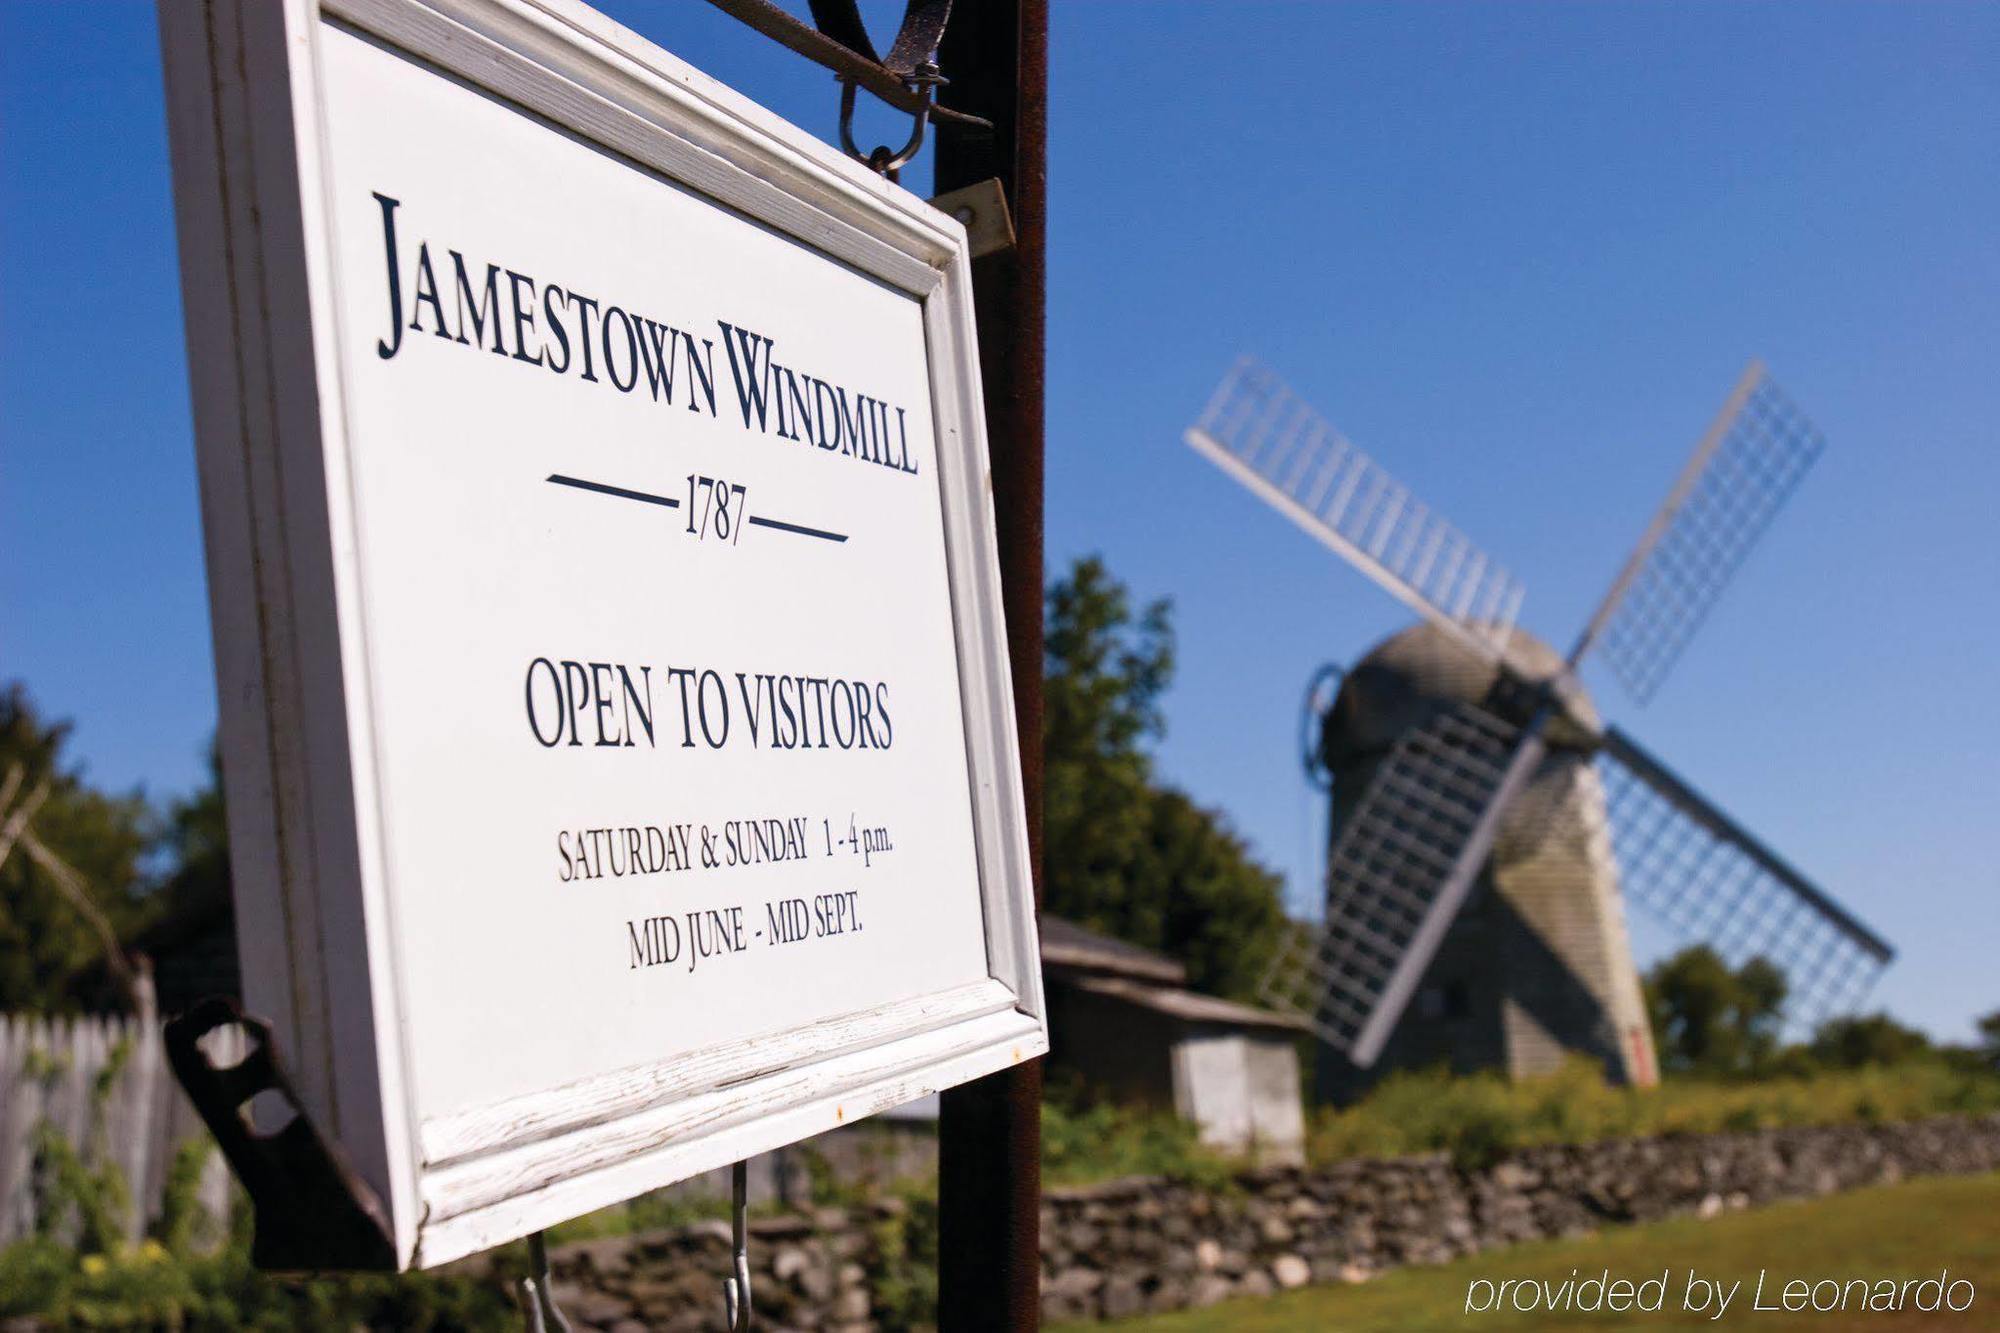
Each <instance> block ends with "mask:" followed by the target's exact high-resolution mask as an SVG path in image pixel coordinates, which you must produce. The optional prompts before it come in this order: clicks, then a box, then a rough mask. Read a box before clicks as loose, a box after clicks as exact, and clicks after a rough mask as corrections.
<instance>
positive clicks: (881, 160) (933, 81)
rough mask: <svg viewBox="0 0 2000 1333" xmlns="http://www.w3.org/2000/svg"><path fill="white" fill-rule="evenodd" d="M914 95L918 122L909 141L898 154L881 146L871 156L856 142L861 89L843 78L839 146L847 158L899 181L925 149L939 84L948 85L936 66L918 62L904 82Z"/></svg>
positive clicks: (914, 121)
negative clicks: (900, 174)
mask: <svg viewBox="0 0 2000 1333" xmlns="http://www.w3.org/2000/svg"><path fill="white" fill-rule="evenodd" d="M903 82H904V83H905V84H907V85H908V87H909V89H910V91H911V92H913V93H915V94H916V95H917V97H918V99H919V100H918V103H917V113H916V119H915V120H913V121H912V122H911V123H910V137H909V139H908V140H907V141H905V142H904V144H903V146H902V147H901V148H899V149H897V150H896V151H895V152H893V153H892V152H890V151H889V146H888V145H887V144H882V145H880V146H878V147H877V148H876V149H875V151H874V152H872V153H864V152H862V151H861V149H860V148H859V147H858V146H857V145H856V144H855V142H854V102H855V91H856V88H857V87H858V85H857V84H856V83H855V81H854V80H853V79H850V78H848V77H847V76H845V75H841V76H840V146H841V148H842V149H844V150H845V151H846V153H847V155H848V156H849V157H851V158H853V159H854V160H855V161H857V162H863V163H866V164H867V166H868V169H869V170H870V171H873V172H875V173H876V174H877V175H880V176H886V177H888V178H889V179H890V180H895V179H896V173H897V172H899V171H901V170H902V169H903V168H904V167H905V166H906V165H908V163H909V161H910V159H911V158H913V157H915V156H916V155H917V151H918V150H919V149H921V148H922V147H923V146H924V130H925V128H926V127H928V126H929V125H930V120H931V106H932V103H933V101H934V100H935V97H936V94H937V88H938V85H939V84H942V83H946V82H949V80H947V79H946V78H945V77H944V75H942V74H940V73H939V72H938V67H937V65H936V63H935V62H933V61H929V60H924V61H919V62H918V64H917V67H916V68H915V69H914V70H913V71H911V73H910V74H909V75H908V76H907V77H906V78H905V79H904V80H903Z"/></svg>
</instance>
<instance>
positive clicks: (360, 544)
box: [162, 0, 1047, 1266]
mask: <svg viewBox="0 0 2000 1333" xmlns="http://www.w3.org/2000/svg"><path fill="white" fill-rule="evenodd" d="M162 28H163V32H164V34H165V39H166V40H165V48H166V53H167V72H168V95H169V101H170V105H171V111H172V115H171V129H172V136H173V147H174V164H175V177H176V189H177V194H178V203H179V216H180V227H181V236H182V262H183V270H184V286H185V291H186V301H187V324H188V346H189V356H190V361H191V363H192V375H193V380H194V387H195V402H196V424H197V435H198V439H199V452H200V461H201V478H202V498H203V515H204V526H205V529H206V532H207V543H208V562H209V581H210V592H211V602H212V606H213V614H214V623H215V647H216V656H217V674H218V682H219V686H220V694H221V700H222V716H221V735H222V745H223V756H224V773H225V782H226V791H227V796H228V803H229V817H230V825H231V834H232V839H233V851H234V867H235V882H236V895H237V921H238V933H239V946H240V951H241V955H242V962H243V969H244V985H245V992H246V995H245V999H246V1004H247V1007H248V1008H249V1009H250V1010H251V1011H253V1012H256V1013H260V1014H262V1015H263V1016H265V1017H267V1018H268V1019H270V1020H271V1021H272V1023H273V1025H274V1028H275V1032H276V1040H277V1043H278V1046H279V1047H280V1053H281V1056H282V1057H283V1058H284V1059H285V1061H286V1062H287V1063H288V1065H289V1066H290V1068H291V1070H292V1071H293V1075H294V1078H295V1081H296V1082H297V1084H298V1091H299V1094H300V1098H301V1101H302V1103H303V1104H304V1105H305V1107H306V1109H307V1110H308V1112H309V1114H310V1115H311V1117H312V1119H313V1120H314V1122H315V1124H316V1125H317V1126H318V1127H319V1128H320V1129H321V1131H322V1132H323V1133H324V1134H325V1135H327V1136H328V1137H329V1138H331V1139H333V1140H334V1141H335V1142H336V1143H337V1144H338V1145H339V1146H340V1148H341V1149H342V1151H343V1152H344V1154H345V1155H346V1156H347V1158H348V1159H349V1160H350V1162H351V1163H352V1164H353V1165H354V1167H355V1168H356V1169H357V1171H358V1172H359V1173H360V1174H361V1175H362V1176H363V1177H364V1178H365V1179H366V1180H367V1182H368V1183H369V1184H370V1185H371V1186H372V1187H373V1188H374V1189H375V1191H376V1192H377V1193H378V1194H379V1196H380V1197H381V1199H382V1200H383V1201H384V1202H385V1205H386V1210H387V1212H388V1214H389V1217H390V1220H391V1223H392V1226H393V1230H394V1240H395V1247H396V1251H397V1254H398V1256H399V1261H400V1262H401V1263H403V1264H404V1265H406V1266H425V1265H431V1264H436V1263H440V1262H443V1261H445V1260H448V1259H451V1258H454V1257H456V1256H459V1255H463V1254H466V1253H468V1252H470V1251H474V1250H478V1249H483V1248H485V1247H487V1246H490V1245H493V1244H496V1243H499V1242H501V1241H505V1240H508V1239H510V1238H513V1237H516V1236H519V1235H522V1234H524V1233H526V1232H528V1231H531V1230H534V1229H537V1228H540V1227H544V1226H547V1225H550V1224H551V1223H554V1222H556V1221H559V1220H562V1219H564V1218H567V1217H571V1216H574V1215H577V1214H579V1213H582V1212H585V1211H588V1210H590V1209H594V1208H598V1207H602V1206H604V1205H606V1204H610V1203H614V1202H616V1201H618V1200H621V1199H625V1198H628V1197H630V1196H632V1195H634V1194H637V1193H639V1192H641V1191H643V1190H647V1189H651V1188H654V1187H656V1186H659V1185H662V1184H666V1183H668V1182H670V1181H673V1180H676V1179H680V1178H683V1177H686V1176H688V1175H691V1174H693V1173H695V1172H698V1171H702V1170H706V1169H709V1168H712V1167H715V1166H718V1165H722V1164H725V1163H728V1162H731V1161H734V1160H736V1159H739V1158H742V1157H744V1156H746V1155H749V1154H751V1153H755V1152H760V1151H764V1150H766V1149H770V1148H773V1147H776V1146H779V1145H781V1144H784V1143H786V1142H790V1141H793V1140H796V1139H799V1138H802V1137H804V1136H807V1135H810V1134H815V1133H819V1132H821V1131H824V1130H826V1129H829V1128H832V1127H834V1126H836V1125H839V1124H841V1123H842V1122H844V1121H852V1120H854V1119H856V1118H859V1117H861V1116H865V1115H868V1114H870V1113H873V1112H875V1111H879V1110H881V1109H883V1108H885V1107H888V1106H891V1105H894V1104H896V1103H898V1102H901V1101H905V1100H908V1099H911V1098H914V1097H917V1096H921V1095H923V1094H926V1093H929V1092H932V1091H934V1090H936V1089H939V1088H942V1087H946V1086H949V1085H952V1084H955V1083H958V1082H962V1081H964V1080H966V1079H969V1078H973V1077H977V1076H980V1075H983V1074H987V1073H990V1072H993V1071H995V1070H998V1069H1000V1068H1003V1067H1005V1066H1007V1065H1010V1064H1013V1063H1015V1062H1018V1061H1021V1060H1025V1059H1028V1058H1031V1057H1033V1056H1035V1055H1037V1054H1039V1053H1041V1052H1042V1051H1043V1050H1045V1049H1046V1044H1047V1042H1046V1027H1045V1021H1044V1017H1043V1009H1042V1000H1041V993H1040V983H1039V973H1038V967H1037V962H1036V958H1037V954H1036V946H1035V935H1034V924H1033V914H1032V908H1031V901H1030V890H1029V882H1028V874H1027V864H1028V862H1027V847H1026V841H1025V836H1024V827H1025V826H1024V820H1023V813H1022V802H1021V792H1020V787H1019V775H1018V758H1017V755H1016V750H1015V739H1014V719H1013V714H1012V706H1011V700H1010V695H1009V692H1008V672H1007V660H1006V648H1005V639H1004V634H1003V626H1002V623H1001V616H1000V599H999V582H998V572H997V565H996V560H995V548H994V537H993V520H992V512H991V503H990V499H989V495H988V475H987V457H986V442H985V439H984V434H983V425H982V415H981V407H980V390H979V379H978V367H977V360H976V356H975V348H974V341H973V333H972V320H971V309H970V303H971V292H970V278H969V269H968V261H967V256H966V248H965V247H966V242H965V236H964V232H963V230H962V228H961V227H960V226H959V224H958V223H957V222H955V221H953V220H952V219H950V218H948V217H946V216H944V215H942V214H940V213H938V212H936V211H934V210H932V209H930V208H928V207H927V206H925V205H924V204H923V203H922V202H921V201H919V200H917V199H916V198H914V197H913V196H911V195H910V194H908V193H906V192H905V191H903V190H901V189H899V188H897V187H896V186H893V185H890V184H887V183H885V182H883V181H881V180H878V179H877V178H875V177H874V176H873V175H871V174H870V173H869V172H867V171H866V170H865V169H863V168H860V167H859V166H857V165H855V164H853V163H851V162H849V161H847V160H846V159H844V158H843V157H841V156H840V155H839V154H837V153H835V152H833V151H832V150H830V149H828V148H827V147H825V146H824V145H822V144H820V143H819V142H818V141H817V140H815V139H814V138H812V137H811V136H809V135H807V134H805V133H803V132H801V131H799V130H798V129H796V128H794V127H792V126H790V125H787V124H785V123H783V122H782V121H780V120H778V119H777V118H776V117H774V116H772V115H770V114H769V113H767V112H765V111H763V110H762V109H760V108H758V107H756V106H754V105H752V104H751V103H749V102H748V101H746V100H745V99H743V98H741V97H739V96H737V95H736V94H734V93H732V92H730V91H729V90H728V89H726V88H723V87H721V86H719V85H718V84H716V83H714V82H713V81H711V80H709V79H707V78H705V77H703V76H702V75H700V74H698V73H696V72H695V71H694V70H692V69H689V68H688V67H687V66H685V65H683V64H681V63H680V62H679V61H677V60H675V59H674V58H673V57H672V56H670V55H668V54H666V53H665V52H663V51H660V50H658V49H657V48H655V47H652V46H650V45H648V44H647V43H645V42H643V41H641V40H640V39H638V38H637V37H635V36H633V35H632V34H630V33H628V32H626V31H624V30H623V29H621V28H618V27H617V26H616V25H614V24H612V23H610V22H609V21H607V20H605V19H604V18H603V17H601V16H600V15H598V14H597V13H595V12H594V11H592V10H590V9H587V8H585V7H582V6H580V5H575V4H569V3H560V2H559V0H322V2H321V3H317V4H316V3H314V0H286V3H284V4H282V5H273V4H264V3H249V2H247V0H245V2H243V3H238V2H237V0H209V2H208V3H207V4H206V5H205V6H204V7H202V8H201V9H199V10H196V9H188V8H183V7H181V6H179V5H172V6H168V7H167V8H166V9H165V11H164V15H163V22H162Z"/></svg>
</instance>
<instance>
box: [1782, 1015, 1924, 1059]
mask: <svg viewBox="0 0 2000 1333" xmlns="http://www.w3.org/2000/svg"><path fill="white" fill-rule="evenodd" d="M1930 1048H1931V1039H1930V1038H1929V1037H1927V1036H1925V1035H1924V1034H1923V1033H1921V1032H1919V1031H1917V1030H1916V1029H1915V1028H1910V1027H1904V1026H1903V1025H1902V1024H1901V1023H1898V1022H1897V1021H1896V1020H1895V1019H1893V1018H1891V1017H1889V1015H1887V1014H1881V1013H1878V1014H1852V1015H1849V1016H1847V1017H1843V1018H1830V1019H1828V1020H1827V1021H1826V1022H1824V1023H1822V1024H1820V1025H1819V1028H1818V1030H1816V1031H1815V1032H1814V1033H1813V1038H1812V1041H1811V1043H1809V1044H1808V1045H1807V1047H1806V1052H1807V1054H1808V1055H1809V1056H1810V1057H1811V1058H1812V1060H1813V1063H1815V1064H1817V1065H1819V1066H1821V1067H1822V1068H1828V1069H1860V1068H1862V1067H1864V1066H1867V1065H1897V1064H1901V1063H1903V1062H1904V1061H1905V1060H1908V1059H1910V1058H1911V1057H1913V1056H1918V1055H1922V1054H1924V1053H1925V1052H1927V1051H1929V1050H1930Z"/></svg>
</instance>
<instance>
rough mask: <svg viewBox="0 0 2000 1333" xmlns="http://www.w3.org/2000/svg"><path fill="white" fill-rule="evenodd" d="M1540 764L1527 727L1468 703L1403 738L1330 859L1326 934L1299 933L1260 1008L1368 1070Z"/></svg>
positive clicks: (1296, 929) (1279, 958)
mask: <svg viewBox="0 0 2000 1333" xmlns="http://www.w3.org/2000/svg"><path fill="white" fill-rule="evenodd" d="M1541 755H1542V743H1541V740H1540V738H1539V737H1538V736H1537V735H1535V734H1534V731H1533V730H1532V729H1531V730H1530V731H1528V732H1526V733H1524V732H1523V731H1522V730H1521V729H1520V728H1517V727H1515V726H1513V725H1511V724H1509V723H1507V722H1504V721H1502V720H1501V719H1499V718H1496V717H1494V716H1492V715H1491V714H1489V713H1486V712H1485V711H1483V710H1481V709H1478V708H1474V707H1472V706H1470V705H1466V706H1463V707H1460V708H1458V709H1455V710H1453V711H1450V712H1447V713H1444V714H1441V715H1440V716H1439V717H1438V718H1437V719H1436V720H1434V721H1433V722H1431V723H1430V724H1428V725H1426V726H1423V727H1419V728H1416V729H1414V730H1412V731H1410V732H1409V733H1407V734H1406V735H1404V737H1403V738H1402V739H1401V740H1400V741H1398V742H1397V743H1396V747H1395V749H1393V750H1392V751H1391V752H1390V754H1389V757H1388V759H1387V760H1386V761H1385V762H1384V764H1383V766H1382V768H1381V770H1380V771H1379V772H1377V773H1376V775H1375V778H1374V780H1373V781H1372V782H1371V783H1370V784H1369V786H1368V790H1367V792H1366V794H1364V795H1363V796H1362V798H1361V802H1360V804H1359V805H1358V806H1357V807H1356V808H1355V811H1354V815H1353V817H1352V819H1351V820H1350V821H1349V823H1348V825H1347V827H1346V829H1345V830H1344V831H1343V832H1342V834H1341V836H1340V840H1339V842H1338V843H1336V844H1335V846H1334V849H1333V852H1332V855H1331V856H1330V858H1329V859H1328V864H1327V897H1326V916H1325V920H1324V924H1322V925H1318V926H1313V925H1308V924H1304V923H1296V924H1294V926H1293V928H1292V930H1291V931H1290V932H1289V934H1288V935H1287V937H1286V938H1285V939H1284V941H1283V942H1282V944H1281V947H1280V949H1279V950H1278V952H1277V954H1276V956H1275V957H1274V958H1273V960H1272V963H1271V965H1270V966H1269V968H1268V969H1267V971H1266V973H1265V976H1264V981H1263V985H1262V987H1261V991H1262V996H1263V999H1264V1001H1265V1003H1267V1004H1270V1005H1272V1006H1274V1007H1276V1008H1279V1009H1282V1010H1285V1011H1286V1012H1289V1013H1293V1014H1297V1015H1298V1016H1300V1017H1301V1018H1304V1019H1306V1020H1307V1022H1309V1023H1310V1024H1311V1025H1312V1028H1313V1031H1314V1033H1315V1034H1316V1035H1318V1037H1319V1038H1320V1040H1322V1041H1324V1042H1325V1043H1327V1045H1329V1046H1332V1047H1333V1048H1334V1049H1336V1050H1340V1051H1345V1052H1346V1053H1347V1054H1348V1056H1349V1058H1351V1059H1352V1060H1353V1061H1354V1062H1355V1063H1356V1064H1358V1065H1361V1066H1364V1067H1365V1066H1367V1065H1370V1064H1373V1063H1374V1061H1375V1058H1376V1056H1377V1055H1379V1054H1380V1053H1381V1050H1382V1047H1383V1045H1384V1044H1385V1043H1386V1042H1387V1041H1388V1038H1389V1034H1390V1032H1391V1031H1393V1030H1394V1028H1395V1025H1396V1020H1397V1019H1398V1018H1400V1017H1401V1016H1402V1013H1403V1009H1404V1007H1405V1006H1406V1005H1407V1004H1408V1003H1409V999H1410V995H1411V993H1412V991H1414V989H1415V988H1416V984H1417V981H1418V980H1419V978H1421V977H1422V975H1423V971H1424V968H1425V967H1426V966H1427V965H1428V964H1429V962H1430V960H1431V957H1432V956H1433V955H1434V954H1435V953H1436V952H1437V948H1438V945H1439V943H1440V942H1441V941H1442V940H1443V938H1444V932H1445V929H1446V928H1447V927H1448V926H1449V925H1450V924H1451V920H1452V918H1453V917H1454V916H1456V915H1457V913H1458V909H1459V907H1460V905H1461V904H1463V903H1464V901H1465V896H1466V893H1467V892H1468V891H1469V890H1470V889H1471V887H1472V883H1473V880H1474V879H1475V878H1476V877H1477V875H1478V872H1479V867H1480V866H1481V865H1482V864H1483V863H1484V862H1485V860H1486V854H1487V851H1488V850H1489V849H1490V848H1491V847H1492V845H1493V838H1494V835H1495V833H1496V832H1497V831H1498V827H1499V816H1500V813H1501V811H1503V810H1504V809H1505V808H1506V806H1507V804H1508V801H1509V799H1510V797H1511V795H1512V793H1513V791H1514V790H1515V789H1517V788H1518V787H1519V785H1520V784H1521V782H1523V781H1524V780H1525V779H1526V777H1527V776H1528V775H1529V774H1530V773H1532V772H1533V771H1534V768H1535V765H1536V764H1537V763H1538V762H1539V761H1540V759H1541Z"/></svg>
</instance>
